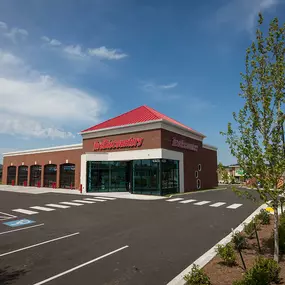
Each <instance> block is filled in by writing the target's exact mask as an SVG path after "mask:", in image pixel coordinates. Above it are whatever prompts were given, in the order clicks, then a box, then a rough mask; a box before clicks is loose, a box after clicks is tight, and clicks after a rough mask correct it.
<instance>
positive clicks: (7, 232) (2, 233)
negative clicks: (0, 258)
mask: <svg viewBox="0 0 285 285" xmlns="http://www.w3.org/2000/svg"><path fill="white" fill-rule="evenodd" d="M43 225H44V224H38V225H34V226H29V227H25V228H20V229H16V230H11V231H6V232H1V233H0V235H5V234H9V233H13V232H18V231H23V230H28V229H31V228H36V227H41V226H43Z"/></svg>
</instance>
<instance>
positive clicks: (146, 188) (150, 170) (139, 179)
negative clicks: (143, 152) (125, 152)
mask: <svg viewBox="0 0 285 285" xmlns="http://www.w3.org/2000/svg"><path fill="white" fill-rule="evenodd" d="M159 164H160V163H159V160H154V159H144V160H135V161H133V185H132V188H133V189H132V193H135V194H150V195H160V183H159V181H160V179H159V172H160V171H159V169H160V167H159Z"/></svg>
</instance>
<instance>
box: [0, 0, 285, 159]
mask: <svg viewBox="0 0 285 285" xmlns="http://www.w3.org/2000/svg"><path fill="white" fill-rule="evenodd" d="M259 11H263V13H264V16H265V18H266V22H268V21H269V20H270V19H272V18H273V17H275V16H277V17H278V18H279V19H280V21H282V22H284V21H285V4H284V0H215V1H212V0H205V1H198V0H197V1H195V0H193V1H189V0H181V1H175V0H156V1H151V0H140V1H139V0H120V1H117V0H85V1H75V0H60V1H58V0H49V1H38V0H25V1H22V0H17V1H15V0H0V121H1V124H0V161H1V160H2V157H1V154H2V153H3V152H7V151H13V150H21V149H29V148H39V147H48V146H55V145H63V144H72V143H78V142H81V137H80V135H78V134H77V133H78V132H79V131H80V130H82V129H85V128H87V127H90V126H92V125H94V124H96V123H98V122H100V121H103V120H105V119H108V118H110V117H113V116H115V115H118V114H120V113H123V112H125V111H128V110H130V109H133V108H135V107H138V106H140V105H143V104H146V105H149V106H150V107H152V108H154V109H157V110H158V111H160V112H162V113H165V114H166V115H168V116H171V117H173V118H175V119H176V120H178V121H181V122H182V123H184V124H186V125H188V126H189V127H192V128H194V129H196V130H198V131H199V132H202V133H204V134H205V135H206V136H207V138H206V140H205V142H206V143H209V144H212V145H215V146H217V147H218V148H219V161H222V162H223V163H225V164H229V163H233V162H235V159H234V158H232V157H231V156H230V154H229V151H228V147H227V145H226V144H225V142H224V138H223V137H222V136H221V135H220V134H219V132H220V131H222V130H225V129H226V127H227V122H228V121H230V120H232V116H231V114H232V112H233V111H236V110H238V109H239V107H241V105H242V101H241V99H240V98H239V97H238V93H239V83H240V75H239V74H240V72H242V71H243V70H244V56H245V50H246V48H247V47H248V46H249V45H250V43H251V41H252V39H253V36H254V30H255V26H256V20H257V15H258V12H259Z"/></svg>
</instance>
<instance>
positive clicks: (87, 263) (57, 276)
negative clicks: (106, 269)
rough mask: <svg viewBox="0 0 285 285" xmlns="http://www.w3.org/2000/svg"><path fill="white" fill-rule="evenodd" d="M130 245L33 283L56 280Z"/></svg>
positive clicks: (37, 284) (36, 284)
mask: <svg viewBox="0 0 285 285" xmlns="http://www.w3.org/2000/svg"><path fill="white" fill-rule="evenodd" d="M128 247H129V246H128V245H125V246H123V247H120V248H118V249H116V250H114V251H111V252H109V253H106V254H104V255H101V256H99V257H97V258H95V259H92V260H90V261H88V262H85V263H82V264H80V265H78V266H76V267H73V268H71V269H69V270H66V271H64V272H62V273H59V274H57V275H55V276H52V277H50V278H48V279H45V280H43V281H40V282H38V283H35V284H33V285H42V284H45V283H48V282H49V281H52V280H54V279H56V278H59V277H61V276H63V275H66V274H68V273H70V272H73V271H75V270H77V269H80V268H82V267H84V266H86V265H89V264H91V263H93V262H96V261H98V260H100V259H103V258H105V257H107V256H109V255H112V254H114V253H116V252H119V251H121V250H123V249H125V248H128Z"/></svg>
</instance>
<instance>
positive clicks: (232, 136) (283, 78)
mask: <svg viewBox="0 0 285 285" xmlns="http://www.w3.org/2000/svg"><path fill="white" fill-rule="evenodd" d="M258 23H259V25H258V28H257V31H256V40H255V41H254V42H253V43H252V44H251V46H250V47H249V48H248V49H247V51H246V58H245V73H244V74H241V77H242V83H241V84H240V89H241V94H239V96H240V97H241V98H243V99H244V106H243V108H242V109H241V110H240V111H239V113H238V114H236V113H233V118H234V121H235V126H236V128H237V129H235V128H234V126H233V125H232V124H231V123H229V124H228V129H227V132H225V133H222V134H223V135H225V136H226V142H227V143H228V145H229V148H230V150H231V153H232V155H233V156H235V157H236V158H237V160H238V163H239V164H240V166H241V168H242V169H243V170H244V172H245V173H246V176H247V177H248V178H254V179H256V180H257V181H260V182H261V185H262V187H263V189H259V188H257V192H258V193H259V195H260V197H261V199H262V200H263V201H264V202H268V201H269V200H270V201H272V207H273V209H274V260H276V261H277V262H278V261H279V239H278V225H279V222H278V206H279V205H280V199H279V195H280V194H281V193H282V192H283V193H284V186H282V188H283V189H278V182H279V181H280V179H281V177H282V175H283V174H284V172H285V156H284V154H285V144H284V127H283V126H284V103H285V58H284V56H285V24H283V26H282V25H279V22H278V19H277V18H275V19H273V20H272V21H271V23H270V26H269V31H268V33H267V34H266V35H265V34H264V32H263V31H262V27H263V17H262V15H261V14H260V15H259V21H258Z"/></svg>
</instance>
